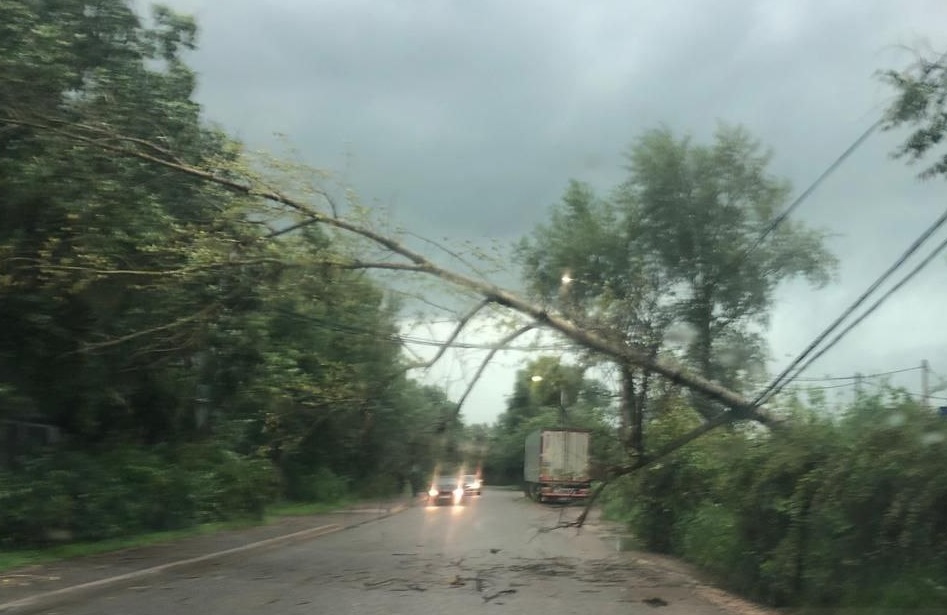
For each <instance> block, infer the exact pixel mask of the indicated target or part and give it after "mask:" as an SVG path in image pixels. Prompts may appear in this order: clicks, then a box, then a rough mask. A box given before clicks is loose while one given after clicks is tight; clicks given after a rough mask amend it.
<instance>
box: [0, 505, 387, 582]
mask: <svg viewBox="0 0 947 615" xmlns="http://www.w3.org/2000/svg"><path fill="white" fill-rule="evenodd" d="M366 501H368V500H366ZM359 502H360V501H359V500H356V499H351V498H347V499H343V500H338V501H336V502H318V503H308V504H307V503H298V502H283V503H278V504H273V505H271V506H268V507H267V509H266V514H265V515H264V517H263V519H262V520H256V519H239V520H234V521H223V522H217V523H204V524H201V525H196V526H194V527H189V528H185V529H181V530H169V531H163V532H149V533H146V534H136V535H133V536H124V537H121V538H112V539H109V540H99V541H96V542H75V543H69V544H63V545H56V546H53V547H49V548H45V549H23V550H15V551H0V573H3V572H6V571H9V570H14V569H16V568H24V567H26V566H34V565H37V564H48V563H50V562H56V561H60V560H65V559H72V558H75V557H84V556H89V555H99V554H101V553H108V552H110V551H121V550H123V549H132V548H135V547H146V546H149V545H154V544H161V543H165V542H171V541H174V540H181V539H183V538H191V537H193V536H202V535H206V534H214V533H217V532H223V531H227V530H236V529H242V528H248V527H255V526H258V525H265V524H268V523H275V522H276V521H279V520H280V519H281V518H283V517H302V516H307V515H318V514H324V513H330V512H333V511H336V510H340V509H344V508H348V507H350V506H353V505H355V504H358V503H359ZM0 587H2V585H0Z"/></svg>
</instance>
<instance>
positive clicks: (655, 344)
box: [519, 126, 835, 448]
mask: <svg viewBox="0 0 947 615" xmlns="http://www.w3.org/2000/svg"><path fill="white" fill-rule="evenodd" d="M769 159H770V156H769V154H768V153H767V152H765V151H764V150H763V149H762V147H761V145H760V144H759V143H758V142H757V141H755V140H754V139H752V138H751V137H750V135H749V134H748V133H747V132H746V131H745V130H743V129H741V128H733V127H728V126H721V127H720V128H719V129H718V131H717V133H716V135H715V137H714V142H713V143H712V144H711V145H706V146H705V145H698V144H694V143H693V142H692V141H691V139H689V138H678V137H675V136H674V135H673V134H672V133H671V132H670V131H669V130H667V129H657V130H652V131H650V132H647V133H645V134H644V135H643V136H642V137H641V138H639V139H638V140H637V141H636V142H635V143H634V144H633V146H632V147H631V149H630V151H629V154H628V162H629V164H628V177H627V179H626V180H625V181H624V182H623V183H622V184H621V185H620V186H618V187H617V189H616V190H615V191H614V194H613V196H612V197H611V198H610V199H602V198H599V197H597V196H596V195H595V194H594V193H593V191H592V189H591V188H590V187H588V186H586V185H583V184H579V183H576V182H573V183H572V184H570V186H569V188H568V189H567V191H566V193H565V196H564V197H563V201H562V204H561V205H559V206H558V207H556V208H554V209H553V212H552V214H551V218H550V221H549V223H548V224H545V225H541V226H539V227H538V228H537V229H536V230H535V231H534V233H533V234H532V236H531V237H530V238H529V239H527V240H526V241H524V242H523V243H522V244H521V245H520V248H519V256H520V259H521V261H522V263H523V266H524V276H525V278H526V280H527V282H528V284H529V286H530V288H531V290H532V291H533V292H534V293H535V294H537V295H538V296H540V297H542V298H543V299H544V300H545V301H547V302H549V303H552V304H553V305H555V306H556V307H559V308H560V309H563V310H564V311H565V312H566V313H567V314H568V315H569V316H570V318H573V319H575V320H576V321H577V322H583V323H586V322H587V323H590V325H591V326H592V327H594V328H596V329H599V330H602V331H603V332H605V334H606V335H611V336H615V337H619V338H621V339H622V340H624V341H626V342H627V343H630V344H633V345H636V346H639V347H641V348H642V349H644V350H645V352H647V353H648V354H650V355H652V356H656V355H658V354H659V353H662V352H663V353H666V352H669V351H670V350H671V346H670V345H669V342H670V341H673V340H671V339H670V338H669V335H668V332H669V330H670V329H672V327H673V328H676V329H678V330H681V329H684V330H686V331H688V332H689V334H688V335H687V336H686V340H685V343H684V344H683V357H684V359H685V360H686V361H687V362H688V363H689V364H691V365H692V366H693V367H694V368H695V369H697V371H698V372H699V373H701V374H703V375H704V376H706V377H707V378H709V379H711V380H715V381H718V382H721V383H723V384H724V385H726V386H729V387H734V388H736V389H737V390H739V389H741V388H744V387H745V386H746V385H747V384H750V383H751V382H753V379H754V376H756V375H758V374H759V373H760V372H761V369H762V364H763V358H764V354H765V349H764V347H763V339H762V335H761V329H762V327H764V326H765V325H766V323H767V317H768V314H769V309H770V308H771V306H772V301H773V292H774V290H775V288H776V287H777V285H778V284H779V283H780V282H782V281H784V280H787V279H790V278H793V277H796V276H802V277H805V278H807V279H809V280H810V281H811V282H813V283H814V284H823V283H825V282H826V281H827V279H828V275H829V272H830V271H831V270H832V268H833V266H834V263H835V259H834V258H833V257H832V256H831V255H830V254H829V253H828V252H827V251H826V249H825V248H824V246H823V235H822V233H820V232H818V231H815V230H812V229H809V228H807V227H806V226H805V225H803V224H802V223H799V222H793V221H790V220H783V221H782V222H781V224H779V225H776V224H775V221H776V220H777V216H778V215H779V213H780V210H781V209H782V208H783V207H784V206H785V204H786V199H787V197H788V194H789V187H788V184H786V182H784V181H781V180H778V179H776V178H774V177H772V176H771V175H770V174H769V173H768V171H767V166H768V164H769ZM620 368H621V376H622V380H623V382H624V390H625V403H626V406H631V407H633V408H634V412H631V411H626V412H625V413H623V416H624V417H625V422H626V423H628V422H629V421H630V420H631V418H630V415H631V414H637V419H636V422H637V423H638V425H636V426H634V428H633V431H634V432H637V435H638V436H639V437H640V421H641V416H642V413H643V410H644V409H643V406H644V404H645V401H646V399H647V391H648V386H649V381H648V379H647V376H646V375H644V374H640V373H638V372H637V371H636V370H634V369H632V367H631V366H630V365H624V366H620ZM642 393H644V395H642ZM696 407H697V409H698V410H700V411H701V413H702V414H704V415H705V416H707V415H708V413H709V412H711V410H710V409H709V408H708V407H707V406H706V404H704V403H699V404H697V405H696ZM635 448H640V447H637V446H636V447H635Z"/></svg>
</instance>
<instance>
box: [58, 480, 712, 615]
mask: <svg viewBox="0 0 947 615" xmlns="http://www.w3.org/2000/svg"><path fill="white" fill-rule="evenodd" d="M577 513H578V509H576V508H571V509H569V508H566V509H561V508H551V507H547V506H541V505H539V504H535V503H532V502H529V501H527V500H525V499H524V498H523V497H522V495H521V494H520V493H518V492H514V491H507V490H499V489H496V490H485V491H484V494H483V496H481V497H479V498H472V499H471V501H470V502H469V503H468V504H467V505H465V506H458V507H454V506H440V507H429V506H416V507H414V508H411V509H409V510H407V511H405V512H403V513H400V514H398V515H395V516H392V517H389V518H386V519H382V520H380V521H376V522H372V523H369V524H366V525H363V526H361V527H357V528H353V529H349V530H345V531H342V532H338V533H335V534H330V535H327V536H323V537H321V538H317V539H315V540H311V541H307V542H302V543H300V544H296V545H289V546H287V547H284V548H281V549H278V550H271V551H264V552H261V553H256V554H253V555H250V556H247V557H242V558H240V559H237V560H233V561H223V562H216V563H215V564H213V565H209V566H207V568H206V569H200V570H190V571H188V572H187V573H180V574H168V575H164V576H160V577H156V578H154V579H150V580H149V582H148V583H147V584H143V585H139V586H133V587H124V588H120V589H119V588H116V589H114V590H112V591H108V592H106V593H104V594H102V595H100V596H97V597H95V598H93V599H91V600H88V601H86V602H83V603H77V604H72V605H68V606H62V607H58V608H57V609H56V610H55V611H49V612H55V613H68V614H71V615H91V614H93V613H96V614H103V613H105V614H119V613H121V614H135V615H151V614H154V615H158V614H165V613H200V614H201V615H217V614H221V615H222V614H227V615H242V614H249V613H274V614H296V613H333V614H340V615H341V614H346V613H352V614H356V613H358V614H363V613H364V614H369V613H412V614H417V613H427V612H430V613H452V614H455V615H465V614H467V613H480V612H482V611H485V610H486V611H491V612H503V611H507V612H510V613H535V614H536V615H539V614H540V613H542V614H555V613H583V614H588V613H602V614H611V613H622V614H623V615H628V614H635V613H655V612H658V613H661V614H662V615H672V614H677V613H694V614H698V615H699V614H702V613H725V612H729V611H726V610H723V609H722V608H721V607H718V606H715V604H714V603H713V602H710V601H708V600H706V599H705V598H704V597H702V595H704V594H702V586H700V585H699V584H697V583H696V582H695V581H693V580H692V579H691V578H690V577H688V576H687V575H686V574H685V573H681V572H677V571H669V570H667V569H661V568H656V567H654V566H652V565H651V564H650V563H649V562H648V561H646V560H643V559H641V558H638V557H635V556H633V555H630V554H628V553H620V552H618V551H617V550H616V548H615V540H614V539H608V538H607V535H606V534H604V533H603V532H602V531H601V528H598V529H596V528H595V527H594V526H593V527H590V528H588V529H583V530H580V531H577V530H575V529H559V530H554V531H549V532H547V531H542V530H543V529H545V528H550V527H552V526H554V525H556V524H557V522H558V521H559V520H560V519H561V518H562V517H561V515H567V516H569V517H574V516H575V515H576V514H577ZM704 589H706V588H704Z"/></svg>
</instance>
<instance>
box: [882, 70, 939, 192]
mask: <svg viewBox="0 0 947 615" xmlns="http://www.w3.org/2000/svg"><path fill="white" fill-rule="evenodd" d="M881 75H882V78H883V79H884V80H885V82H887V83H888V84H889V85H890V86H892V87H893V88H894V89H895V91H896V92H897V97H896V98H895V100H894V102H893V103H891V105H890V106H889V107H888V109H887V110H886V113H885V118H884V121H885V128H886V129H888V130H892V129H895V128H899V127H902V126H908V127H911V128H912V129H913V131H912V132H911V134H910V135H909V136H908V138H907V140H905V142H904V143H903V144H902V145H901V146H900V147H899V148H898V149H897V150H896V151H895V155H896V156H897V157H899V158H907V159H908V161H909V162H911V163H915V162H919V161H921V160H922V159H924V158H926V157H928V156H931V155H933V156H934V157H935V160H934V162H933V163H932V164H930V165H929V166H928V167H927V168H925V169H924V170H923V172H922V173H921V177H924V178H932V177H936V176H938V175H945V174H947V152H944V153H938V150H939V149H940V150H942V149H943V147H942V145H943V140H944V135H945V134H947V62H945V57H944V56H943V55H940V56H937V57H936V58H927V57H924V56H919V57H918V59H917V62H916V64H915V66H913V67H912V69H911V70H907V71H894V70H887V71H884V72H882V73H881Z"/></svg>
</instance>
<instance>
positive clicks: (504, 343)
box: [455, 323, 536, 416]
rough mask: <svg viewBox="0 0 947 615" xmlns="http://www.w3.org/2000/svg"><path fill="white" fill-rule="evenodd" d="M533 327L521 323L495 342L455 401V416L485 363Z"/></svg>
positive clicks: (484, 368)
mask: <svg viewBox="0 0 947 615" xmlns="http://www.w3.org/2000/svg"><path fill="white" fill-rule="evenodd" d="M535 327H536V324H535V323H529V324H527V325H523V326H522V327H520V328H519V329H517V330H516V331H513V332H512V333H510V334H509V335H507V336H506V337H504V338H503V339H501V340H500V341H499V342H497V343H496V345H495V346H494V347H493V348H492V349H491V350H490V352H489V353H488V354H487V356H486V358H485V359H484V360H483V361H482V362H481V363H480V367H478V368H477V371H476V372H475V373H474V376H473V378H472V379H471V380H470V383H469V384H467V389H466V390H465V391H464V394H463V395H461V396H460V400H458V402H457V409H456V411H455V412H456V414H455V416H456V415H459V414H460V410H461V408H462V407H463V405H464V402H465V401H467V397H469V396H470V392H471V391H472V390H473V388H474V385H476V384H477V382H478V381H479V380H480V376H482V375H483V372H484V370H486V369H487V365H489V364H490V361H492V360H493V357H494V356H496V353H498V352H499V351H501V350H503V349H504V348H505V347H506V346H507V345H508V344H509V343H510V342H512V341H513V340H515V339H516V338H518V337H519V336H521V335H523V334H524V333H526V332H527V331H531V330H532V329H534V328H535Z"/></svg>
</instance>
